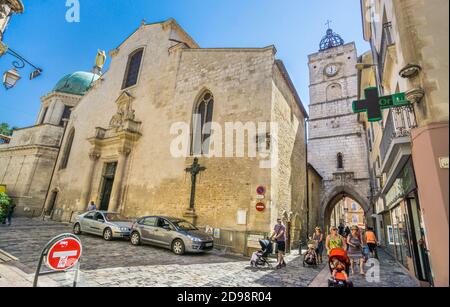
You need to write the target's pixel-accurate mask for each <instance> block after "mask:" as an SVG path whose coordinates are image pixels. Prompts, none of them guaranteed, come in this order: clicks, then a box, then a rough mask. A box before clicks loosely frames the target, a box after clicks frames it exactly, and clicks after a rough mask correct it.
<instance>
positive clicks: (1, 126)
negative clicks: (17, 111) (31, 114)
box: [0, 123, 17, 136]
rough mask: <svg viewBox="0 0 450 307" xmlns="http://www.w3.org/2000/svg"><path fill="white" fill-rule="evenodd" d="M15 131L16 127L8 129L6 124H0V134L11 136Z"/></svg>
mask: <svg viewBox="0 0 450 307" xmlns="http://www.w3.org/2000/svg"><path fill="white" fill-rule="evenodd" d="M15 129H17V127H10V126H9V124H8V123H1V124H0V134H3V135H7V136H11V135H12V132H13V130H15Z"/></svg>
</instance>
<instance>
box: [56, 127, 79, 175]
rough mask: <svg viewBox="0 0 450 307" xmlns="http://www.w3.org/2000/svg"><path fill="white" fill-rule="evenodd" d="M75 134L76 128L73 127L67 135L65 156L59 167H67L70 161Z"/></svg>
mask: <svg viewBox="0 0 450 307" xmlns="http://www.w3.org/2000/svg"><path fill="white" fill-rule="evenodd" d="M74 136H75V129H74V128H72V129H71V130H70V132H69V135H68V137H67V142H66V146H65V148H64V152H63V156H62V159H61V164H60V167H59V169H65V168H67V163H68V162H69V156H70V152H71V150H72V144H73V138H74Z"/></svg>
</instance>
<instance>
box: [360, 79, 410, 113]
mask: <svg viewBox="0 0 450 307" xmlns="http://www.w3.org/2000/svg"><path fill="white" fill-rule="evenodd" d="M364 92H365V96H366V99H364V100H357V101H354V102H353V112H354V113H362V112H366V113H367V117H368V120H369V122H377V121H380V120H382V119H383V116H382V110H384V109H389V108H394V107H401V106H407V105H410V104H411V102H410V101H408V100H407V99H406V95H405V93H398V94H394V95H389V96H383V97H380V96H379V94H378V89H377V88H376V87H369V88H366V89H365V91H364Z"/></svg>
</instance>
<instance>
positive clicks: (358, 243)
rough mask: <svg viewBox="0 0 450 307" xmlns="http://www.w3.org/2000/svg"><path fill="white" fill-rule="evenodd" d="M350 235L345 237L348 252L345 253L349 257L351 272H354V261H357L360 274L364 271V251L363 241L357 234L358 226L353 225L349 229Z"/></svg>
mask: <svg viewBox="0 0 450 307" xmlns="http://www.w3.org/2000/svg"><path fill="white" fill-rule="evenodd" d="M350 231H351V232H350V235H349V236H348V237H347V244H348V252H347V255H348V257H349V258H350V263H351V273H352V275H354V274H355V262H358V263H359V272H360V274H361V275H365V273H364V253H363V242H362V240H361V236H360V234H359V227H358V226H356V225H354V226H352V228H351V229H350Z"/></svg>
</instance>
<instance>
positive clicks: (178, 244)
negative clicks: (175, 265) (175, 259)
mask: <svg viewBox="0 0 450 307" xmlns="http://www.w3.org/2000/svg"><path fill="white" fill-rule="evenodd" d="M184 251H185V248H184V243H183V241H182V240H180V239H177V240H175V241H173V243H172V252H173V253H174V254H176V255H183V254H184Z"/></svg>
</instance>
